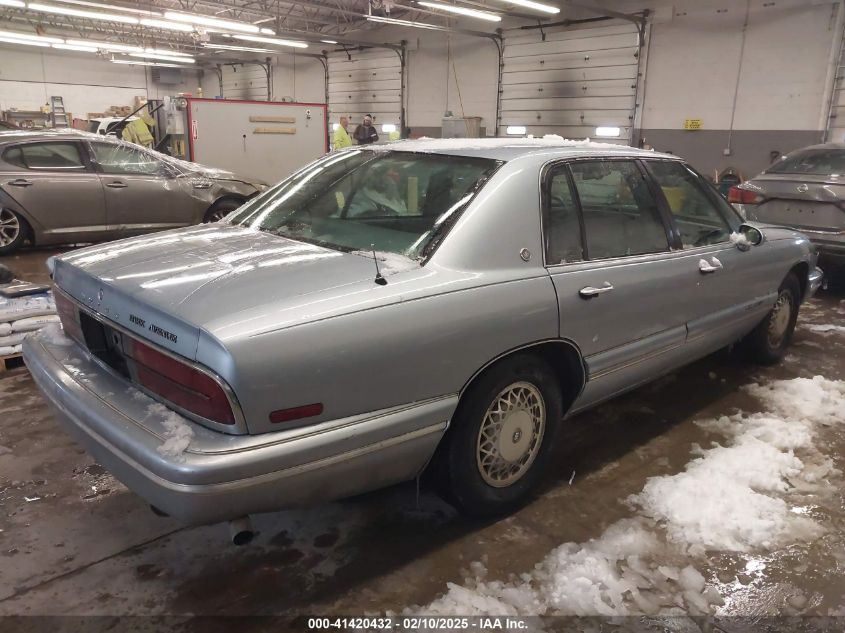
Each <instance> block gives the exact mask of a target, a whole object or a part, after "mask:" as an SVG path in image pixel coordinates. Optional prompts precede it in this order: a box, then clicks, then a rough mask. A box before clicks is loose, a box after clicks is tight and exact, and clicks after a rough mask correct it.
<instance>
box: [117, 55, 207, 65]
mask: <svg viewBox="0 0 845 633" xmlns="http://www.w3.org/2000/svg"><path fill="white" fill-rule="evenodd" d="M129 57H143V58H145V59H163V60H165V61H168V62H177V63H179V64H193V63H194V58H193V57H176V56H173V55H160V54H159V53H147V52H143V53H129Z"/></svg>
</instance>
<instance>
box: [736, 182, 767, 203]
mask: <svg viewBox="0 0 845 633" xmlns="http://www.w3.org/2000/svg"><path fill="white" fill-rule="evenodd" d="M728 202H730V203H731V204H760V203H761V202H763V196H761V195H760V194H759V193H757V192H755V191H751V190H749V189H743V188H742V186H737V187H731V188H730V189H729V190H728Z"/></svg>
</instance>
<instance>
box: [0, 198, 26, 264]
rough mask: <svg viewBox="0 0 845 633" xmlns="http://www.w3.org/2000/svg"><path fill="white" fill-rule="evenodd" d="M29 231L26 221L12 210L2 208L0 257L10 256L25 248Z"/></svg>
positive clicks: (0, 212)
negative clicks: (24, 244)
mask: <svg viewBox="0 0 845 633" xmlns="http://www.w3.org/2000/svg"><path fill="white" fill-rule="evenodd" d="M27 231H28V227H27V224H26V220H24V219H23V218H22V217H21V216H19V215H18V214H17V213H15V212H14V211H12V210H11V209H6V208H3V207H0V255H9V254H10V253H14V252H15V251H16V250H18V249H19V248H20V247H21V246H23V243H24V242H25V241H26V236H27Z"/></svg>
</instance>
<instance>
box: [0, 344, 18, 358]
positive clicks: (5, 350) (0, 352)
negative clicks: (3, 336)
mask: <svg viewBox="0 0 845 633" xmlns="http://www.w3.org/2000/svg"><path fill="white" fill-rule="evenodd" d="M12 354H17V352H16V351H15V348H14V346H11V347H0V358H2V357H3V356H11V355H12Z"/></svg>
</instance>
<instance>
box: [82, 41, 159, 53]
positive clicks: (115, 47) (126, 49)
mask: <svg viewBox="0 0 845 633" xmlns="http://www.w3.org/2000/svg"><path fill="white" fill-rule="evenodd" d="M67 43H68V44H73V45H74V46H96V47H97V48H99V49H100V50H101V51H118V52H121V53H143V52H144V49H143V48H141V47H140V46H130V45H129V44H113V43H111V42H92V41H91V40H67Z"/></svg>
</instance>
